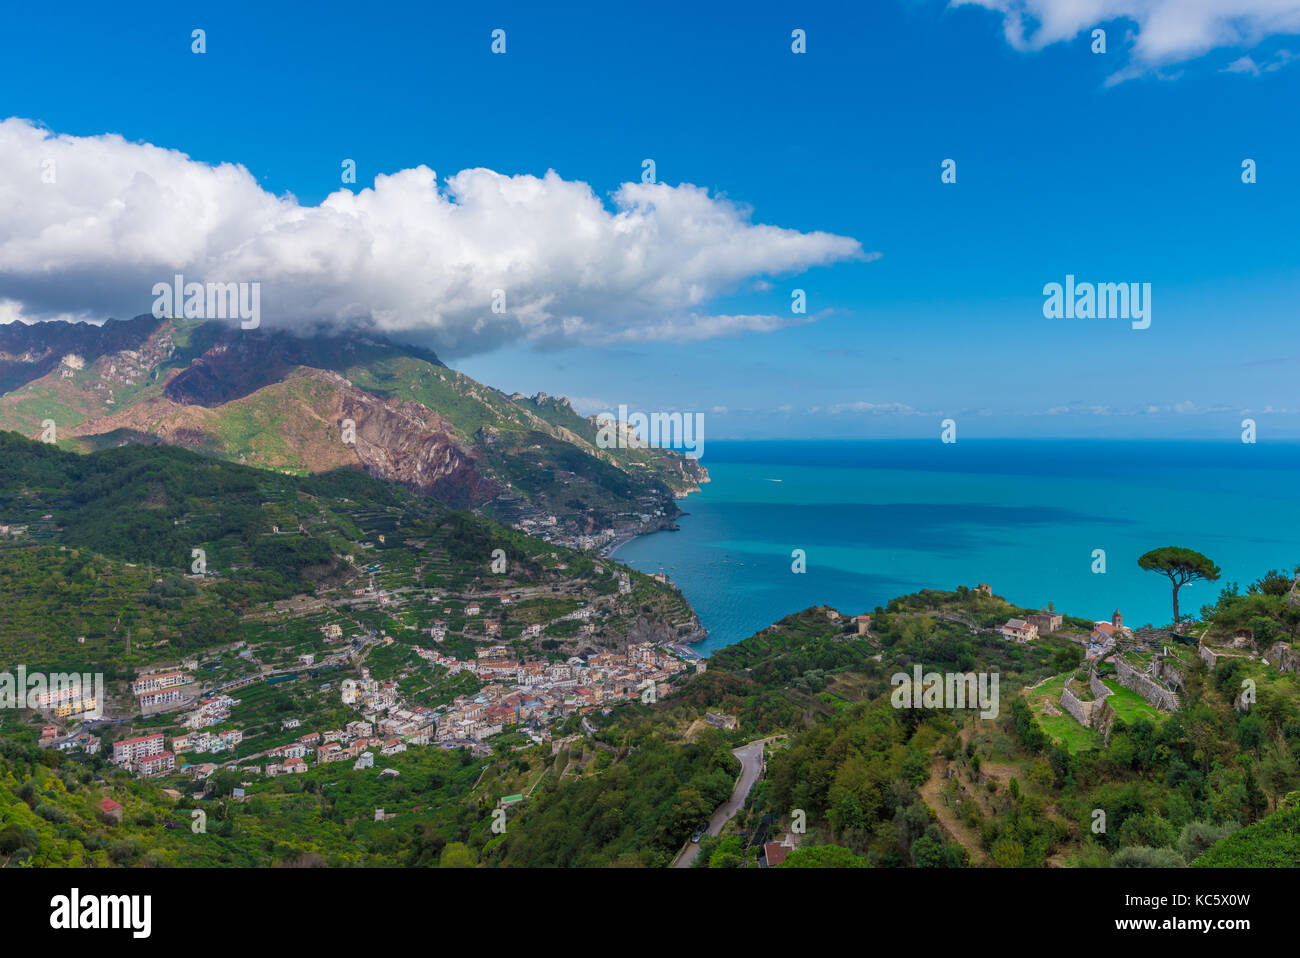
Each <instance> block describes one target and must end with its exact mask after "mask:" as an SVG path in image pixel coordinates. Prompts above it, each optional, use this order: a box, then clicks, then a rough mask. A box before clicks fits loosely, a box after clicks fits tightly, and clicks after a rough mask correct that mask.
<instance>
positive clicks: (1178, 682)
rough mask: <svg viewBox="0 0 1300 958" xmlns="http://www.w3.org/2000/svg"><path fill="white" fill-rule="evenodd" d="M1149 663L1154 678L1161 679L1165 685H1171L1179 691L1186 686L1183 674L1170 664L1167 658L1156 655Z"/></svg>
mask: <svg viewBox="0 0 1300 958" xmlns="http://www.w3.org/2000/svg"><path fill="white" fill-rule="evenodd" d="M1151 664H1152V668H1153V670H1154V671H1155V675H1156V678H1158V679H1161V680H1162V681H1164V682H1165V683H1166V684H1167V685H1172V686H1173V687H1174V688H1175V689H1178V690H1179V691H1182V690H1184V689H1186V688H1187V683H1186V682H1184V681H1183V674H1182V673H1181V672H1179V671H1178V670H1177V669H1176V668H1174V667H1173V666H1172V665H1170V664H1169V660H1168V659H1166V658H1163V657H1157V658H1156V659H1154V660H1153V661H1152V663H1151Z"/></svg>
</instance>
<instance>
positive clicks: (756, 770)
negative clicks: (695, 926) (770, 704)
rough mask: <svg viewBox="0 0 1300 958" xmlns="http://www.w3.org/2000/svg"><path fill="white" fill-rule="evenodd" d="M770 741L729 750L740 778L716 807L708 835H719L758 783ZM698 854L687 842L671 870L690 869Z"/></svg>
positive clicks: (691, 844) (760, 740)
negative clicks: (764, 747) (736, 765)
mask: <svg viewBox="0 0 1300 958" xmlns="http://www.w3.org/2000/svg"><path fill="white" fill-rule="evenodd" d="M769 741H771V740H770V739H765V738H761V739H758V740H757V741H754V742H750V743H749V744H748V745H742V746H741V747H740V748H735V749H732V750H731V754H732V755H734V756H736V758H738V759H740V777H739V778H738V779H736V787H735V788H734V789H732V790H731V798H729V799H727V800H726V801H725V802H723V803H722V804H721V805H719V806H718V810H717V811H715V812H714V813H713V817H712V818H710V819H709V834H710V835H717V834H719V833H721V831H722V826H723V825H725V824H727V822H728V821H730V820H731V818H732V816H734V815H735V814H736V813H737V812H738V811H740V809H741V806H743V805H744V804H745V798H746V797H747V796H748V795H749V790H750V789H751V788H753V787H754V783H755V782H756V781H758V776H759V775H760V774H761V773H762V771H763V746H764V745H766V744H767V743H768V742H769ZM699 853H700V846H699V845H698V844H696V843H695V842H692V841H690V840H687V842H686V847H685V848H683V849H682V850H681V851H680V852H678V853H677V857H676V858H675V859H673V866H672V867H673V868H690V867H691V862H693V861H695V856H696V855H698V854H699Z"/></svg>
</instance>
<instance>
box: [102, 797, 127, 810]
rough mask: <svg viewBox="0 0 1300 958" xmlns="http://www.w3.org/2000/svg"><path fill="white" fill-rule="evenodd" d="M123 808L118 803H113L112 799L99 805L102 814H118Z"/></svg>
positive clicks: (107, 799)
mask: <svg viewBox="0 0 1300 958" xmlns="http://www.w3.org/2000/svg"><path fill="white" fill-rule="evenodd" d="M121 807H122V806H121V805H119V804H117V802H115V801H113V800H112V799H111V798H106V799H104V800H103V801H102V802H100V803H99V810H100V811H101V812H116V811H117V810H119V809H120V808H121Z"/></svg>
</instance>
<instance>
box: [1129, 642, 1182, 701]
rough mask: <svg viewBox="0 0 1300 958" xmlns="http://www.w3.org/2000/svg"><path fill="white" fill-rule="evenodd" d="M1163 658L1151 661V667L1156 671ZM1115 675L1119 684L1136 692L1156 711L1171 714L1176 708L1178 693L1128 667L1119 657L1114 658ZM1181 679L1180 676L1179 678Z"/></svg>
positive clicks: (1158, 657)
mask: <svg viewBox="0 0 1300 958" xmlns="http://www.w3.org/2000/svg"><path fill="white" fill-rule="evenodd" d="M1162 659H1163V656H1157V657H1156V658H1155V659H1152V667H1153V668H1154V669H1158V668H1160V667H1161V666H1160V665H1159V663H1160V661H1161V660H1162ZM1115 674H1116V677H1117V678H1118V679H1119V684H1120V685H1122V686H1124V688H1126V689H1128V690H1129V691H1131V692H1136V693H1137V694H1138V695H1140V696H1142V697H1143V698H1144V699H1146V700H1147V701H1148V702H1150V703H1151V704H1152V705H1154V706H1155V707H1156V708H1158V709H1164V710H1165V711H1166V712H1173V711H1175V710H1176V709H1177V708H1178V693H1177V692H1174V691H1171V690H1170V689H1167V688H1165V687H1164V686H1163V685H1160V684H1159V683H1158V682H1156V680H1155V678H1153V677H1152V676H1150V675H1143V674H1142V673H1141V672H1139V671H1138V670H1137V669H1135V668H1133V666H1131V665H1129V664H1128V663H1127V662H1126V661H1124V659H1123V658H1122V657H1121V656H1118V655H1117V656H1115ZM1180 678H1181V676H1180Z"/></svg>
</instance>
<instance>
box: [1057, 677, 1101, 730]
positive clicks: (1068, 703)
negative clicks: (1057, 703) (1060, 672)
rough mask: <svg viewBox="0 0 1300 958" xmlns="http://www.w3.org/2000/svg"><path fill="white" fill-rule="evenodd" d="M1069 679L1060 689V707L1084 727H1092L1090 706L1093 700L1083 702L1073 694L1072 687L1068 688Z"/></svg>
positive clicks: (1091, 706) (1071, 680)
mask: <svg viewBox="0 0 1300 958" xmlns="http://www.w3.org/2000/svg"><path fill="white" fill-rule="evenodd" d="M1073 681H1074V679H1070V680H1069V681H1068V682H1066V683H1065V688H1064V689H1062V690H1061V708H1063V709H1065V710H1066V711H1067V712H1069V713H1070V714H1071V715H1072V716H1074V720H1075V721H1076V722H1078V723H1079V724H1080V725H1082V726H1083V727H1084V728H1092V708H1093V705H1094V704H1096V703H1094V702H1085V701H1083V700H1082V699H1080V698H1079V696H1077V695H1075V694H1074V689H1072V688H1070V682H1073Z"/></svg>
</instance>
